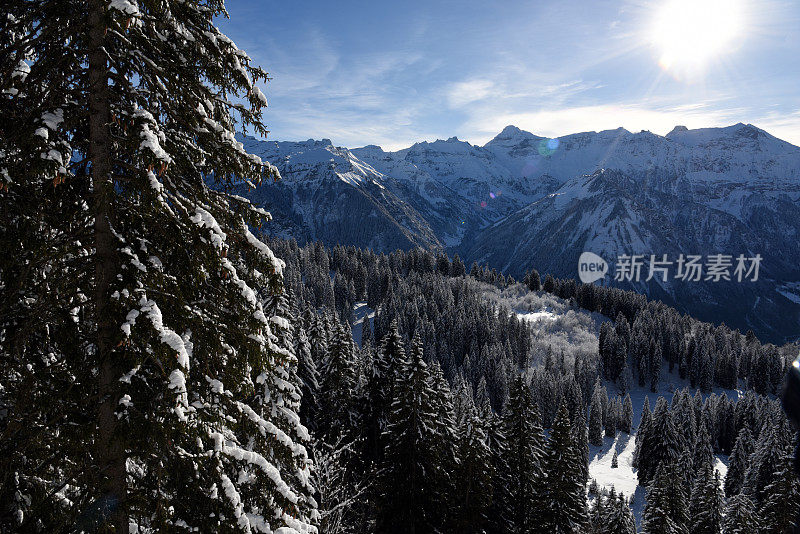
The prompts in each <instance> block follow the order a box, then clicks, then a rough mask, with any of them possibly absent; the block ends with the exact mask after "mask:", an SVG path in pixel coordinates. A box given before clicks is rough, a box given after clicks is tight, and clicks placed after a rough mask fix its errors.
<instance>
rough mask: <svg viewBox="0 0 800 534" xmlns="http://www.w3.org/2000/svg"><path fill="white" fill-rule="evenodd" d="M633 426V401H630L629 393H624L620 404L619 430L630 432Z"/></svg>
mask: <svg viewBox="0 0 800 534" xmlns="http://www.w3.org/2000/svg"><path fill="white" fill-rule="evenodd" d="M632 428H633V402H632V401H631V396H630V394H626V395H625V401H624V402H623V404H622V419H621V421H620V430H622V431H623V432H625V433H626V434H630V433H631V429H632Z"/></svg>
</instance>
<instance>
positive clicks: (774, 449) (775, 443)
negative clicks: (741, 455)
mask: <svg viewBox="0 0 800 534" xmlns="http://www.w3.org/2000/svg"><path fill="white" fill-rule="evenodd" d="M782 455H783V447H781V444H780V441H779V439H778V436H777V428H776V425H775V423H774V422H772V421H767V422H766V423H764V427H763V428H762V429H761V435H760V436H759V437H758V441H757V442H756V445H755V450H754V451H753V454H751V455H750V458H749V462H748V464H749V465H748V468H747V471H746V472H745V475H744V482H743V483H742V491H743V492H745V493H747V495H748V496H750V498H751V499H753V502H754V503H755V504H756V506H757V507H758V508H759V509H760V508H761V506H763V504H764V495H765V491H766V488H767V486H769V485H770V484H771V483H772V482H773V481H774V480H775V467H776V466H777V465H779V464H780V463H781V458H782Z"/></svg>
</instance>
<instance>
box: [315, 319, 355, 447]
mask: <svg viewBox="0 0 800 534" xmlns="http://www.w3.org/2000/svg"><path fill="white" fill-rule="evenodd" d="M321 375H322V377H321V385H320V389H321V392H320V395H319V404H320V410H319V418H318V421H317V426H318V428H319V435H320V437H322V439H324V440H325V441H326V442H327V443H329V444H333V443H336V442H337V441H340V439H339V437H340V436H341V438H342V439H343V440H344V441H345V442H348V441H350V440H352V439H354V438H355V435H354V433H355V432H356V430H357V423H358V411H357V406H356V401H357V391H356V388H357V385H358V382H357V379H358V375H357V368H356V357H355V350H354V346H353V339H352V337H351V335H350V331H349V329H348V328H347V325H346V323H340V322H338V321H336V322H335V324H334V326H333V333H332V338H331V340H330V344H329V345H328V353H327V354H326V355H325V359H324V361H323V364H322V372H321Z"/></svg>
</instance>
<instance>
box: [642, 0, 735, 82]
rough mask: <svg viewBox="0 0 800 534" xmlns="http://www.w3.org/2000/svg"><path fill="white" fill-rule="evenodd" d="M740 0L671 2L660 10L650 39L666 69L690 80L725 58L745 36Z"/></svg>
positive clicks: (660, 63) (660, 62)
mask: <svg viewBox="0 0 800 534" xmlns="http://www.w3.org/2000/svg"><path fill="white" fill-rule="evenodd" d="M742 19H743V16H742V5H741V2H740V1H738V0H671V1H670V2H668V3H667V4H666V5H664V6H663V7H661V8H660V9H658V11H657V12H656V15H655V20H654V24H653V28H652V33H651V39H652V42H653V45H654V46H655V47H656V49H657V51H658V54H659V60H658V63H659V65H660V66H661V68H663V69H664V70H666V71H668V72H670V73H671V74H673V75H675V76H677V77H680V78H688V77H692V76H695V75H697V74H699V73H701V72H702V71H703V70H704V68H705V67H706V66H707V65H708V63H709V61H711V60H712V59H715V58H718V57H720V56H722V55H724V54H725V53H726V52H728V51H730V49H731V48H732V47H733V46H735V45H736V44H737V40H738V39H740V38H741V36H742V33H743V21H742Z"/></svg>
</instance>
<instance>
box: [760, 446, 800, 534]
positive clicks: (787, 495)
mask: <svg viewBox="0 0 800 534" xmlns="http://www.w3.org/2000/svg"><path fill="white" fill-rule="evenodd" d="M793 458H794V455H793V453H792V452H791V451H788V450H787V451H785V453H784V455H783V456H782V457H781V458H780V461H779V462H778V464H777V465H775V466H774V468H773V469H774V472H775V474H774V476H773V479H772V482H771V483H770V484H769V485H768V486H767V487H766V488H765V489H764V497H763V504H762V505H761V510H760V511H759V517H760V519H761V529H760V532H764V533H766V534H789V533H792V532H795V528H794V526H795V521H796V520H797V517H798V512H800V482H798V480H797V473H796V472H795V471H794V468H793V465H792V459H793Z"/></svg>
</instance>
